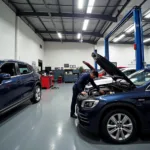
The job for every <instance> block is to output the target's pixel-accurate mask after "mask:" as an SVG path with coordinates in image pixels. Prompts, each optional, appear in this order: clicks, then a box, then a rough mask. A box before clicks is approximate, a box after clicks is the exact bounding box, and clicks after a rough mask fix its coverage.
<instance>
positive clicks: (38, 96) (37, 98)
mask: <svg viewBox="0 0 150 150" xmlns="http://www.w3.org/2000/svg"><path fill="white" fill-rule="evenodd" d="M35 98H36V100H37V101H39V100H40V99H41V89H40V88H39V87H38V88H36V93H35Z"/></svg>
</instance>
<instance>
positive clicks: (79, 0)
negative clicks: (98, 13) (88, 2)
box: [78, 0, 84, 9]
mask: <svg viewBox="0 0 150 150" xmlns="http://www.w3.org/2000/svg"><path fill="white" fill-rule="evenodd" d="M83 4H84V0H78V8H79V9H82V8H83Z"/></svg>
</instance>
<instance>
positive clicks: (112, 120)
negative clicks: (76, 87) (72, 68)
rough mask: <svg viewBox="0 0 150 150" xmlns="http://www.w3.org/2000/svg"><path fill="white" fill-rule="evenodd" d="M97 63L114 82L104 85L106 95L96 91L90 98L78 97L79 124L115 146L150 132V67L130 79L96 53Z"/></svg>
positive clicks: (93, 90) (90, 93)
mask: <svg viewBox="0 0 150 150" xmlns="http://www.w3.org/2000/svg"><path fill="white" fill-rule="evenodd" d="M92 57H93V58H94V60H95V61H96V63H97V64H98V65H99V66H100V67H101V68H103V69H104V70H105V71H106V72H107V73H108V74H109V75H110V76H111V77H112V79H113V80H114V82H113V83H110V84H105V85H100V89H101V90H104V91H105V95H99V93H97V92H96V90H95V89H92V90H90V91H89V93H88V96H81V95H79V97H78V104H77V114H78V119H79V125H80V126H82V127H83V128H85V129H86V130H88V131H90V132H92V133H94V134H100V135H101V136H102V137H103V139H105V140H107V141H109V142H113V143H119V144H121V143H128V142H131V141H132V140H133V139H135V138H136V137H137V135H138V134H139V133H147V132H149V131H150V68H147V69H143V70H140V71H137V72H135V73H134V74H132V75H131V76H130V77H127V76H126V75H125V74H124V73H122V72H121V71H120V70H119V69H118V68H117V67H116V66H114V65H113V64H112V63H111V62H109V61H108V60H107V59H105V58H104V57H102V56H101V55H99V54H95V53H93V54H92Z"/></svg>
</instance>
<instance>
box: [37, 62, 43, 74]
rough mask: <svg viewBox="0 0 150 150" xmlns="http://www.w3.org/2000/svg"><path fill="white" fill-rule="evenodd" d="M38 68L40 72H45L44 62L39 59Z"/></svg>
mask: <svg viewBox="0 0 150 150" xmlns="http://www.w3.org/2000/svg"><path fill="white" fill-rule="evenodd" d="M38 68H39V72H42V71H43V61H42V60H40V59H38Z"/></svg>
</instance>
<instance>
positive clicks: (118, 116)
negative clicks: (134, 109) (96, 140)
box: [101, 109, 137, 144]
mask: <svg viewBox="0 0 150 150" xmlns="http://www.w3.org/2000/svg"><path fill="white" fill-rule="evenodd" d="M101 132H102V136H103V137H104V140H105V141H108V142H111V143H116V144H125V143H129V142H131V141H133V140H134V139H135V138H136V133H137V125H136V120H135V118H134V116H132V115H131V113H129V112H128V111H127V110H124V109H117V110H111V111H110V112H108V113H107V114H106V115H105V116H104V118H103V120H102V125H101Z"/></svg>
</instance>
